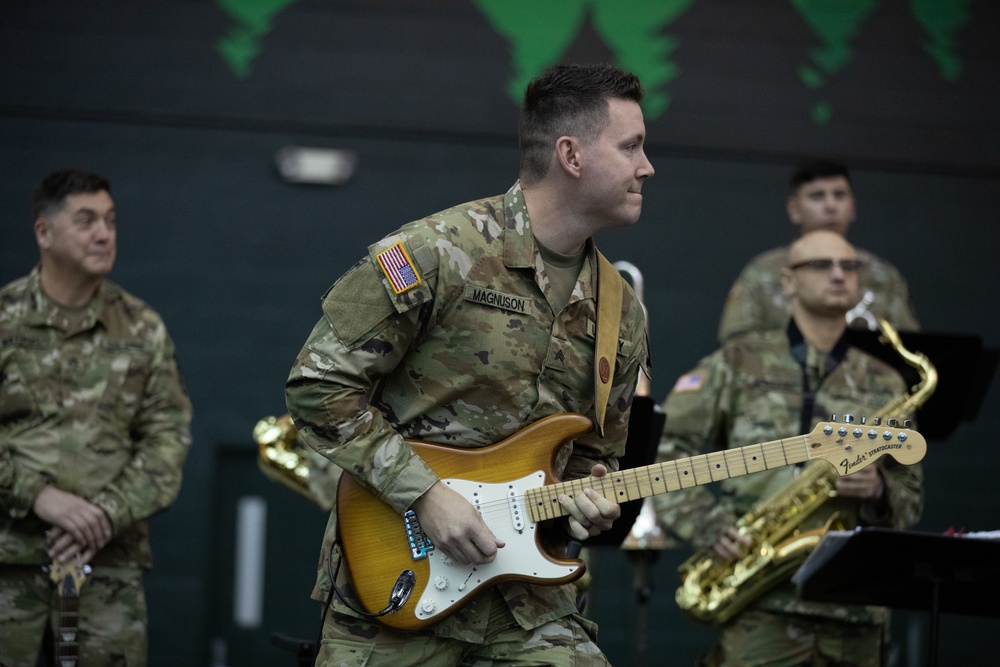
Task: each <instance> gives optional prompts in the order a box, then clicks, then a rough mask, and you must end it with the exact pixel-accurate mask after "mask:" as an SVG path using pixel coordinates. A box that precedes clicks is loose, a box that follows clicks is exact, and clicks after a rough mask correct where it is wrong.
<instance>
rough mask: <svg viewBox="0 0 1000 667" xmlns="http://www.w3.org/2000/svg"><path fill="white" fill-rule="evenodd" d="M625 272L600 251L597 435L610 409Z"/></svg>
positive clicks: (598, 275)
mask: <svg viewBox="0 0 1000 667" xmlns="http://www.w3.org/2000/svg"><path fill="white" fill-rule="evenodd" d="M624 288H625V285H624V281H623V280H622V275H621V274H620V273H618V269H616V268H615V267H614V265H613V264H612V263H611V262H609V261H608V258H607V257H605V256H604V255H603V254H601V251H600V250H598V251H597V345H596V347H595V350H594V411H595V412H596V413H597V424H596V428H597V435H599V436H601V437H602V438H603V437H604V415H605V414H606V413H607V411H608V397H609V396H610V395H611V380H612V378H613V377H614V372H615V356H616V355H617V353H618V329H619V327H620V324H621V319H622V290H623V289H624Z"/></svg>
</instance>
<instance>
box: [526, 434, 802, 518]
mask: <svg viewBox="0 0 1000 667" xmlns="http://www.w3.org/2000/svg"><path fill="white" fill-rule="evenodd" d="M807 440H808V438H807V436H804V435H797V436H794V437H791V438H783V439H780V440H771V441H769V442H764V443H760V444H756V445H747V446H746V447H738V448H735V449H727V450H724V451H721V452H712V453H711V454H699V455H697V456H691V457H688V458H684V459H677V460H674V461H664V462H663V463H654V464H653V465H649V466H643V467H640V468H629V469H627V470H619V471H618V472H614V473H609V474H607V475H605V476H604V477H584V478H582V479H575V480H572V481H569V482H559V483H556V484H549V485H546V486H539V487H535V488H533V489H529V490H528V491H526V492H525V494H524V495H525V504H526V505H527V507H528V513H529V515H530V516H531V518H532V519H533V520H534V521H544V520H546V519H555V518H557V517H560V516H566V514H567V512H566V510H565V509H564V508H563V506H562V505H561V504H559V496H561V495H563V494H565V495H568V496H571V497H572V496H575V495H576V494H577V493H579V492H581V491H583V490H584V489H586V488H588V487H590V488H592V489H594V490H595V491H597V492H598V493H600V494H601V495H603V496H604V497H605V498H613V499H615V501H616V502H618V503H624V502H628V501H630V500H639V499H641V498H647V497H649V496H657V495H660V494H662V493H669V492H671V491H678V490H680V489H688V488H691V487H693V486H700V485H702V484H709V483H711V482H719V481H722V480H724V479H729V478H731V477H740V476H741V475H747V474H750V473H753V472H762V471H764V470H771V469H772V468H781V467H783V466H787V465H794V464H796V463H802V462H804V461H808V460H809V458H810V457H809V448H808V444H807Z"/></svg>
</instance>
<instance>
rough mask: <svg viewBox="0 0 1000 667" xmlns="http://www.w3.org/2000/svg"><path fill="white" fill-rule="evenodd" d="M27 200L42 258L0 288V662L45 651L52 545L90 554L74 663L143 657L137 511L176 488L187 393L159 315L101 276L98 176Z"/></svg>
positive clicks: (159, 504)
mask: <svg viewBox="0 0 1000 667" xmlns="http://www.w3.org/2000/svg"><path fill="white" fill-rule="evenodd" d="M35 207H36V221H35V233H36V238H37V240H38V243H39V248H40V251H41V263H40V264H39V265H38V266H37V267H36V268H35V269H34V270H33V271H31V273H30V274H29V275H28V276H26V277H24V278H21V279H19V280H16V281H14V282H12V283H10V284H8V285H7V286H6V287H4V288H3V289H2V290H0V509H2V514H0V637H2V641H0V665H4V667H35V665H36V662H37V661H38V659H39V655H40V652H42V651H43V650H45V651H51V648H52V647H51V642H46V645H47V646H48V648H45V647H44V646H43V638H44V637H45V635H46V633H47V628H48V630H49V632H54V631H56V630H57V629H58V625H56V623H57V621H58V612H59V609H60V600H59V596H58V595H57V593H56V590H55V589H54V586H53V584H52V582H51V581H50V580H49V577H48V576H47V575H46V574H45V572H43V570H42V567H43V566H46V565H48V564H49V563H51V562H52V561H53V560H55V559H59V560H60V561H64V562H65V561H71V562H74V563H76V564H78V565H83V564H88V563H89V565H90V566H92V568H93V571H92V572H91V573H90V574H89V575H88V576H87V577H86V579H85V580H84V583H83V585H82V587H81V588H80V590H79V591H78V593H79V596H80V597H79V611H80V616H79V636H78V638H76V639H77V641H76V643H77V644H78V653H79V659H80V663H81V664H83V665H86V666H87V667H92V666H99V665H125V664H127V665H129V666H132V665H145V664H146V603H145V598H144V594H143V587H142V571H143V569H148V568H149V567H151V566H152V554H151V553H150V545H149V537H148V528H147V524H146V521H145V520H146V518H147V517H149V516H151V515H152V514H154V513H156V512H158V511H160V510H163V509H165V508H166V507H168V506H169V505H170V504H171V503H172V502H173V500H174V498H175V497H176V495H177V492H178V489H179V487H180V483H181V466H182V464H183V461H184V458H185V456H186V453H187V451H188V448H189V445H190V434H189V424H190V420H191V405H190V403H189V401H188V398H187V396H186V394H185V392H184V389H183V387H182V385H181V381H180V378H179V375H178V371H177V365H176V363H175V361H174V345H173V342H172V341H171V339H170V336H169V335H168V334H167V330H166V328H165V327H164V325H163V321H162V320H161V319H160V317H159V316H158V315H157V314H156V313H155V312H154V311H153V310H152V309H151V308H150V307H149V306H147V305H146V304H145V303H143V302H142V301H140V300H139V299H137V298H135V297H134V296H132V295H130V294H128V293H127V292H125V291H124V290H123V289H122V288H121V287H119V286H117V285H115V284H114V283H112V282H110V281H108V280H106V279H104V276H105V275H106V274H107V273H108V272H109V271H110V270H111V268H112V266H113V264H114V258H115V252H116V248H115V219H114V204H113V202H112V200H111V197H110V191H109V186H108V183H107V181H106V180H105V179H103V178H101V177H99V176H96V175H93V174H88V173H86V172H79V171H75V170H74V171H67V172H58V173H55V174H52V175H50V176H49V177H47V178H46V179H45V180H44V181H43V182H42V184H41V185H40V186H39V189H38V191H37V192H36V201H35ZM50 624H51V625H50Z"/></svg>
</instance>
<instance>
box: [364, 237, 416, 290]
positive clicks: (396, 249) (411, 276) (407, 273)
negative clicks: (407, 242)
mask: <svg viewBox="0 0 1000 667" xmlns="http://www.w3.org/2000/svg"><path fill="white" fill-rule="evenodd" d="M375 259H377V260H378V264H379V266H381V267H382V273H384V274H385V277H386V278H387V279H388V280H389V284H390V285H392V291H394V292H395V293H396V294H402V293H403V292H405V291H406V290H408V289H410V288H413V287H416V286H417V285H419V284H420V274H419V273H417V267H415V266H414V265H413V262H412V261H410V256H409V255H408V254H406V248H404V247H403V244H402V242H400V243H397V244H396V245H394V246H392V247H391V248H389V249H388V250H383V251H382V252H380V253H379V254H378V255H376V256H375Z"/></svg>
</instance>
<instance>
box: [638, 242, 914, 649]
mask: <svg viewBox="0 0 1000 667" xmlns="http://www.w3.org/2000/svg"><path fill="white" fill-rule="evenodd" d="M864 268H865V267H864V265H863V263H862V262H860V261H859V259H858V255H857V253H856V252H855V250H854V248H853V247H851V245H850V244H849V243H848V242H847V241H846V240H845V239H844V238H843V237H842V236H841V235H840V234H837V233H835V232H831V231H816V232H812V233H809V234H806V235H804V236H803V237H801V238H800V239H799V240H798V241H796V242H795V243H794V244H792V246H791V248H790V249H789V252H788V264H787V265H786V266H785V267H784V269H783V270H782V272H781V284H782V286H783V288H784V290H785V294H786V295H787V296H788V298H789V300H790V302H791V313H792V314H791V319H790V320H787V321H786V322H785V327H784V328H783V329H777V330H770V331H754V332H748V333H744V334H740V335H736V336H733V337H731V338H730V339H729V340H728V341H726V343H724V344H723V346H722V348H721V349H719V350H717V351H716V352H714V353H713V354H711V355H710V356H708V357H706V358H705V359H703V360H702V361H701V362H700V363H699V364H698V366H697V368H696V369H695V370H693V371H691V372H690V373H687V374H685V375H683V376H682V377H681V378H680V379H679V380H678V381H677V383H676V385H675V386H674V388H673V390H672V391H671V392H670V395H669V396H668V397H667V399H666V401H665V402H664V405H663V407H664V410H665V411H666V413H667V422H666V426H665V428H664V433H663V438H662V440H661V442H660V451H659V458H660V460H673V459H677V458H683V457H687V456H692V455H694V454H698V453H702V450H709V451H713V450H724V449H728V448H735V447H742V446H746V445H751V444H755V443H761V442H767V441H771V440H776V439H779V438H785V437H790V436H794V435H798V434H801V433H808V432H809V431H811V430H812V428H813V427H814V426H815V425H816V424H817V423H819V422H821V421H823V420H825V419H829V418H830V415H831V414H845V413H857V412H858V411H859V410H870V411H872V412H874V411H876V410H878V409H880V408H882V407H883V406H885V405H886V404H888V403H889V402H890V401H891V400H892V399H893V398H895V397H898V396H900V395H902V394H904V393H905V392H906V389H907V387H906V384H905V382H904V381H903V378H902V377H901V376H900V375H899V374H898V373H897V372H896V371H895V370H894V369H892V368H891V367H889V366H888V365H887V364H885V363H883V362H882V361H880V360H878V359H876V358H875V357H872V356H870V355H868V354H867V353H864V352H862V351H861V350H859V349H857V348H854V347H852V346H851V344H850V332H848V331H847V326H846V320H845V317H844V314H845V313H846V312H847V311H848V310H849V309H850V308H851V306H853V305H854V304H855V303H856V302H857V290H858V282H859V276H858V272H859V271H860V270H863V269H864ZM795 472H796V468H794V467H783V468H777V469H775V470H770V471H767V472H761V473H757V474H753V475H748V476H745V477H737V478H734V479H730V480H726V481H723V482H721V483H720V485H719V487H718V495H717V496H716V495H713V493H712V490H711V489H710V488H709V487H704V486H703V487H695V488H691V489H685V490H682V491H677V492H674V493H668V494H665V495H662V496H658V497H656V498H654V506H655V508H656V511H657V516H658V518H659V520H660V522H661V524H662V526H663V528H664V529H665V530H666V531H668V532H669V533H670V534H672V535H674V536H676V537H678V538H679V539H681V540H684V541H685V542H687V543H689V544H690V545H691V546H692V547H694V548H695V549H696V550H697V549H708V548H711V549H712V551H713V552H714V557H716V558H720V559H725V560H727V561H732V562H735V561H737V560H739V559H740V558H742V557H743V556H744V555H745V554H746V552H747V548H748V546H749V545H750V544H751V542H750V540H748V539H747V538H746V537H745V536H743V535H740V534H738V533H737V532H736V530H735V528H734V524H735V523H736V520H737V518H738V517H740V516H742V515H743V514H745V513H746V512H748V511H749V510H750V508H751V507H752V506H753V505H754V503H756V502H757V501H759V500H761V499H763V498H767V497H769V496H771V495H772V494H774V493H776V492H778V491H779V490H781V489H784V488H785V487H787V486H788V485H789V484H790V483H791V482H792V481H793V479H794V477H795ZM922 481H923V474H922V470H921V468H920V466H919V464H917V465H911V466H904V465H900V464H898V463H896V461H895V460H894V459H892V458H891V457H881V458H880V459H878V461H877V462H876V463H875V464H873V465H869V466H867V467H866V468H863V469H861V470H860V471H858V472H856V473H853V474H851V475H847V476H845V477H840V478H838V479H837V482H836V489H837V494H838V497H836V498H834V499H832V500H829V501H827V502H826V503H825V504H824V505H823V506H822V507H821V508H820V509H819V510H817V511H816V513H815V514H814V515H812V516H811V517H810V518H809V519H807V520H806V522H805V523H804V524H803V525H802V530H804V531H805V530H809V529H812V528H816V527H820V526H823V525H824V524H825V523H826V522H827V520H828V519H830V518H831V516H833V514H834V513H835V512H836V513H839V516H838V518H839V520H840V521H842V522H843V523H844V525H845V527H846V528H847V529H851V528H853V527H854V526H858V525H865V526H888V527H893V528H897V529H901V528H906V527H908V526H911V525H913V524H914V523H916V522H917V520H918V519H919V518H920V514H921V512H922V509H923V491H922ZM788 576H789V577H790V576H791V573H789V575H788ZM888 615H889V612H888V610H887V609H884V608H880V607H861V606H845V605H833V604H824V603H817V602H806V601H803V600H800V599H798V597H797V595H796V591H795V588H794V586H793V585H792V584H791V583H789V582H788V581H786V582H784V583H782V584H780V585H778V586H777V587H776V588H773V589H772V590H771V591H770V592H768V593H765V594H764V595H763V596H761V597H760V598H759V599H757V600H756V601H755V602H754V603H752V604H751V605H750V606H748V607H747V608H746V609H744V610H743V611H741V612H739V613H738V614H737V615H736V616H735V617H733V618H732V619H731V620H730V621H729V622H728V623H727V624H726V625H724V626H723V627H722V631H721V642H720V644H719V646H718V647H716V649H715V650H714V651H713V653H712V654H710V655H709V656H706V658H705V661H704V662H703V663H702V664H704V665H727V666H742V665H818V664H844V665H852V666H854V667H876V666H879V665H883V664H884V662H883V661H884V659H885V649H886V644H887V641H886V639H887V633H888Z"/></svg>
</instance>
